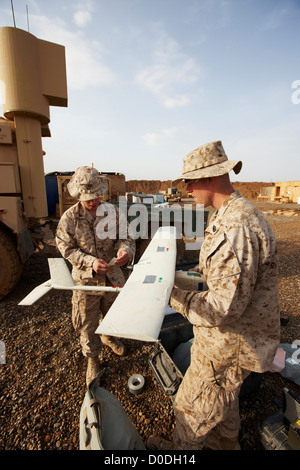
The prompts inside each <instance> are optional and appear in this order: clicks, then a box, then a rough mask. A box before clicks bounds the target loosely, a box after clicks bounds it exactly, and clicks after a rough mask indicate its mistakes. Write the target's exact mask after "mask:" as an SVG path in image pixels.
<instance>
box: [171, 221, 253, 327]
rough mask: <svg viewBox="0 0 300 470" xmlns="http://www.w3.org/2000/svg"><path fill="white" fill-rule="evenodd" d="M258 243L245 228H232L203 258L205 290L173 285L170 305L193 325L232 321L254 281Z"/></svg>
mask: <svg viewBox="0 0 300 470" xmlns="http://www.w3.org/2000/svg"><path fill="white" fill-rule="evenodd" d="M258 260H259V242H258V239H257V237H256V235H255V234H254V233H252V232H251V231H250V230H249V229H248V228H247V227H246V228H245V227H243V226H240V227H234V228H232V229H229V230H228V232H226V233H223V234H222V235H221V236H220V237H219V238H217V239H216V241H215V243H214V244H212V246H211V250H210V251H209V252H208V254H207V257H206V267H207V268H208V271H207V279H206V283H207V285H208V290H207V291H205V292H190V291H184V290H182V289H179V288H177V287H174V288H173V291H172V294H171V306H172V307H173V308H174V310H176V311H178V312H179V313H181V314H182V315H184V316H185V317H187V318H188V320H189V321H190V322H191V323H192V324H193V325H198V326H206V327H213V326H220V325H222V324H230V323H232V322H234V321H236V320H237V319H238V318H239V317H240V316H241V315H242V313H243V312H244V310H245V309H246V307H247V305H248V303H249V302H250V299H251V296H252V293H253V289H254V286H255V283H256V280H257V269H258Z"/></svg>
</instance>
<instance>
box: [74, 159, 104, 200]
mask: <svg viewBox="0 0 300 470" xmlns="http://www.w3.org/2000/svg"><path fill="white" fill-rule="evenodd" d="M68 191H69V193H70V195H71V196H72V197H74V198H76V199H79V200H80V201H89V200H91V199H96V198H98V197H101V196H103V195H104V194H105V193H107V191H108V179H107V178H106V177H105V176H102V175H101V176H100V175H99V172H98V171H97V170H96V168H91V167H88V166H80V167H79V168H77V169H76V171H75V173H74V174H73V176H72V178H71V179H70V182H69V183H68Z"/></svg>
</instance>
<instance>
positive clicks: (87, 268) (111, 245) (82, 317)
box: [56, 202, 135, 356]
mask: <svg viewBox="0 0 300 470" xmlns="http://www.w3.org/2000/svg"><path fill="white" fill-rule="evenodd" d="M98 211H99V213H100V214H101V215H99V216H96V218H93V217H92V216H91V214H89V212H88V211H87V210H86V209H85V208H84V206H83V205H82V204H81V202H78V203H77V204H75V205H74V206H72V207H70V208H69V209H68V210H67V211H66V212H64V214H63V215H62V217H61V219H60V221H59V224H58V228H57V232H56V244H57V247H58V249H59V251H60V253H61V254H62V256H63V257H64V258H65V259H67V260H68V261H70V263H71V265H72V276H73V279H74V281H75V282H76V284H81V285H90V286H105V285H112V286H118V287H121V286H123V285H124V284H125V281H126V277H125V275H124V270H123V269H122V268H120V267H119V266H115V265H114V266H112V267H111V269H110V270H109V271H108V273H107V274H96V273H95V272H94V271H93V268H92V265H93V262H94V261H95V259H97V258H99V259H103V260H105V261H106V262H107V263H109V262H110V261H111V259H112V258H114V257H116V256H117V254H118V252H119V251H127V252H128V253H129V255H130V258H131V260H133V259H134V255H135V241H134V239H133V238H131V237H130V236H129V234H128V230H129V229H128V224H127V220H126V217H125V216H124V215H123V214H122V213H121V212H120V211H119V209H118V208H117V207H116V206H114V205H113V204H109V203H105V202H102V203H101V204H100V206H99V207H98ZM97 213H98V212H97ZM105 229H107V231H105ZM101 237H102V238H101ZM115 296H116V294H114V293H105V295H104V293H103V292H90V293H88V294H87V293H86V292H82V291H77V292H76V291H74V294H73V298H72V304H73V311H72V320H73V325H74V327H75V328H76V329H77V330H80V331H81V343H82V348H83V349H82V350H83V354H84V355H85V356H96V355H97V354H99V351H100V349H101V341H100V337H99V335H95V334H94V332H95V330H96V328H97V327H98V325H99V321H100V320H101V315H103V316H104V315H105V314H106V313H107V311H108V309H109V307H110V305H111V304H112V302H113V301H114V299H115Z"/></svg>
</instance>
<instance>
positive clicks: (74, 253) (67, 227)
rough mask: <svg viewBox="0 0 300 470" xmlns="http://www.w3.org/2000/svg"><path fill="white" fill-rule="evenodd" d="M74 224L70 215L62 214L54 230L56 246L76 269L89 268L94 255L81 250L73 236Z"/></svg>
mask: <svg viewBox="0 0 300 470" xmlns="http://www.w3.org/2000/svg"><path fill="white" fill-rule="evenodd" d="M74 233H75V224H74V221H73V219H72V217H69V216H68V214H66V213H65V214H63V216H62V218H61V219H60V221H59V224H58V227H57V231H56V246H57V248H58V250H59V251H60V253H61V255H62V256H63V257H64V258H65V259H67V260H68V261H70V263H71V264H72V265H73V266H75V267H76V268H78V269H82V268H91V267H92V265H93V262H94V261H95V259H96V257H95V256H92V255H90V254H87V253H85V252H84V251H82V250H81V249H80V248H79V247H78V245H77V242H76V240H75V238H74Z"/></svg>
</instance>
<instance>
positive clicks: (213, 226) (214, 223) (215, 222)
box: [205, 190, 242, 233]
mask: <svg viewBox="0 0 300 470" xmlns="http://www.w3.org/2000/svg"><path fill="white" fill-rule="evenodd" d="M240 197H242V195H241V193H240V192H239V191H238V190H236V191H233V193H231V194H230V195H229V196H228V197H227V198H226V199H225V201H224V202H223V204H222V205H221V207H220V208H219V209H218V210H217V211H216V212H215V213H214V214H213V215H212V217H211V219H210V222H209V226H208V227H207V229H206V230H205V232H207V233H215V232H216V231H217V228H218V226H219V223H220V222H219V221H220V219H221V218H222V216H223V214H224V213H225V212H226V210H227V209H228V207H229V206H230V204H232V203H233V201H235V200H236V199H238V198H240Z"/></svg>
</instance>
